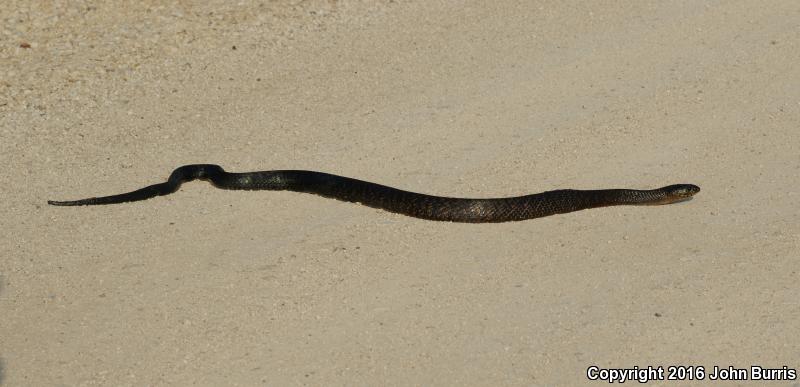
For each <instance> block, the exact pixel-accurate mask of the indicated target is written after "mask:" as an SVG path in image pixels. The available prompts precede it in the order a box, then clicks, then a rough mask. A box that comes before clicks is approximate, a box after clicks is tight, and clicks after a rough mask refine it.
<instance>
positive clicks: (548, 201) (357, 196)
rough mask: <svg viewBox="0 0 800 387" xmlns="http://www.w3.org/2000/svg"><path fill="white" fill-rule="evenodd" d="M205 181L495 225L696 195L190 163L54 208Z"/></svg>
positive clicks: (679, 190)
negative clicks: (422, 187)
mask: <svg viewBox="0 0 800 387" xmlns="http://www.w3.org/2000/svg"><path fill="white" fill-rule="evenodd" d="M198 179H199V180H206V181H210V182H211V184H213V185H214V186H216V187H217V188H221V189H228V190H270V191H294V192H303V193H308V194H314V195H319V196H322V197H326V198H332V199H337V200H342V201H347V202H352V203H360V204H362V205H365V206H369V207H373V208H378V209H382V210H385V211H389V212H394V213H398V214H403V215H408V216H412V217H415V218H421V219H427V220H434V221H449V222H463V223H499V222H509V221H520V220H526V219H534V218H541V217H544V216H550V215H555V214H564V213H568V212H573V211H580V210H585V209H589V208H597V207H607V206H619V205H662V204H670V203H676V202H681V201H685V200H689V199H691V198H692V196H693V195H694V194H696V193H698V192H700V187H698V186H696V185H693V184H673V185H668V186H666V187H662V188H657V189H650V190H635V189H597V190H576V189H559V190H554V191H547V192H542V193H536V194H532V195H525V196H515V197H503V198H487V199H478V198H475V199H470V198H455V197H444V196H434V195H426V194H422V193H416V192H411V191H405V190H401V189H397V188H393V187H389V186H385V185H381V184H376V183H372V182H368V181H363V180H358V179H353V178H349V177H344V176H339V175H333V174H329V173H324V172H316V171H304V170H275V171H260V172H244V173H232V172H226V171H225V170H224V169H223V168H222V167H220V166H219V165H214V164H191V165H184V166H181V167H178V168H177V169H175V170H174V171H173V172H172V173H171V174H170V175H169V178H168V179H167V181H166V182H163V183H159V184H154V185H150V186H147V187H144V188H141V189H137V190H135V191H131V192H128V193H123V194H118V195H110V196H101V197H93V198H88V199H80V200H70V201H54V200H50V201H48V204H50V205H54V206H89V205H101V204H116V203H126V202H135V201H139V200H145V199H150V198H154V197H156V196H163V195H169V194H171V193H174V192H176V191H177V190H178V188H180V186H181V184H182V183H185V182H189V181H193V180H198Z"/></svg>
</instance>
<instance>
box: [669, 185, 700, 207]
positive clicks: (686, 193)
mask: <svg viewBox="0 0 800 387" xmlns="http://www.w3.org/2000/svg"><path fill="white" fill-rule="evenodd" d="M661 190H662V191H663V192H664V202H663V204H669V203H677V202H682V201H684V200H688V199H690V198H691V197H692V196H694V194H696V193H698V192H700V187H698V186H696V185H694V184H674V185H668V186H666V187H664V188H662V189H661Z"/></svg>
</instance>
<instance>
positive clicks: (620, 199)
mask: <svg viewBox="0 0 800 387" xmlns="http://www.w3.org/2000/svg"><path fill="white" fill-rule="evenodd" d="M592 192H596V193H597V197H598V198H599V200H600V201H601V202H602V203H604V204H603V205H605V206H618V205H630V206H652V205H659V204H663V200H664V199H665V197H664V196H665V195H664V193H663V192H662V191H661V190H658V189H653V190H636V189H604V190H596V191H592Z"/></svg>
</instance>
